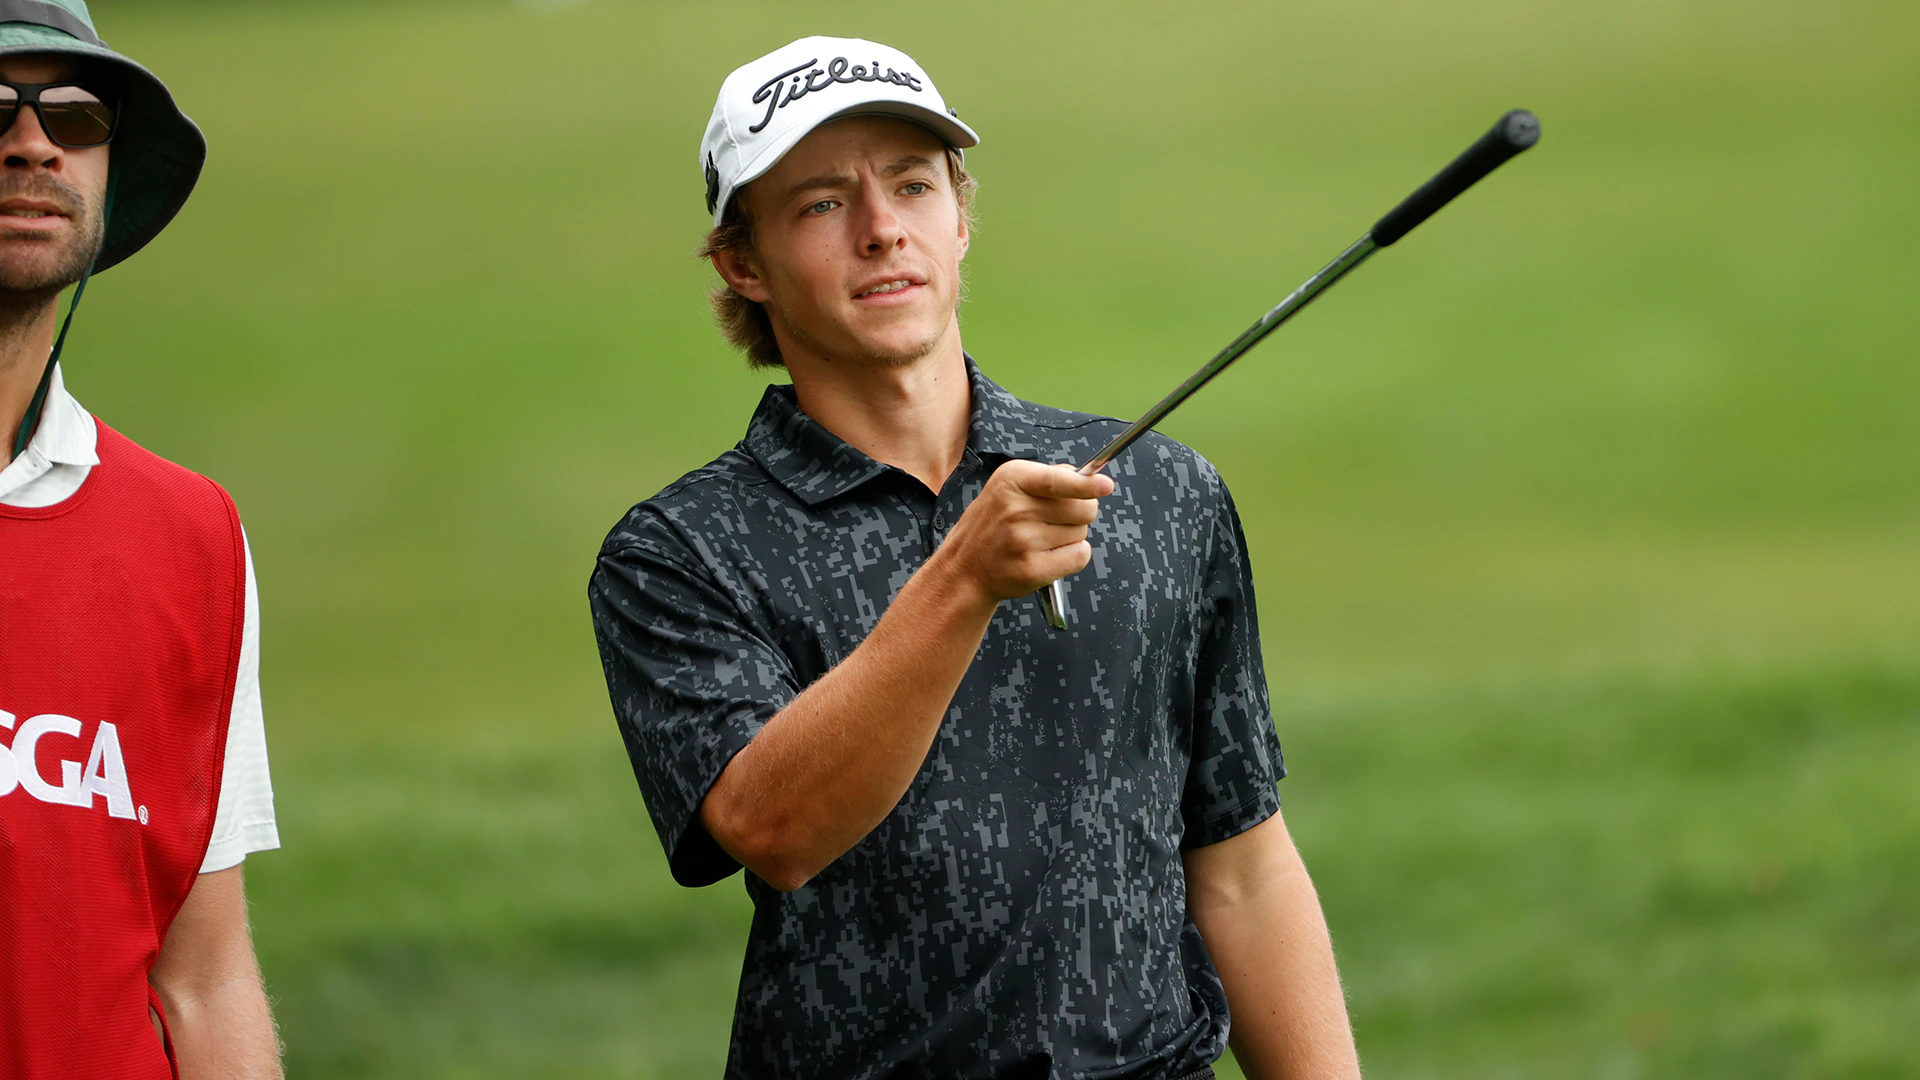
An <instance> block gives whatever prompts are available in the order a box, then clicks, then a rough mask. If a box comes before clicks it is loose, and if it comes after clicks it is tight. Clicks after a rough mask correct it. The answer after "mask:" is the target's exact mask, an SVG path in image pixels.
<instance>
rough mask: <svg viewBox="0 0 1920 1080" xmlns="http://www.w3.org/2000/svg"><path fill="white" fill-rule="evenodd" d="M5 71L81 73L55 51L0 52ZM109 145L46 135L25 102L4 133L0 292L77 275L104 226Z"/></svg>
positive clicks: (41, 287)
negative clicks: (75, 145)
mask: <svg viewBox="0 0 1920 1080" xmlns="http://www.w3.org/2000/svg"><path fill="white" fill-rule="evenodd" d="M0 79H6V80H7V81H8V82H16V83H58V82H65V81H68V80H82V81H84V80H83V79H82V73H81V71H80V70H79V68H78V67H77V65H75V64H74V63H73V62H72V61H69V60H67V59H65V58H62V57H57V56H7V57H0ZM106 191H107V147H105V146H94V147H88V148H85V149H79V150H76V149H72V148H70V147H65V146H61V145H59V144H57V143H55V142H54V141H53V140H51V139H49V138H47V133H46V132H45V131H44V130H42V129H41V127H40V116H39V114H38V113H37V112H36V111H35V110H33V109H30V108H24V107H22V108H20V109H19V110H18V111H17V112H16V113H15V114H14V117H13V123H12V124H11V125H9V126H8V128H7V130H6V131H5V132H4V133H0V292H43V291H49V290H52V291H57V290H58V289H60V288H61V287H63V286H66V285H70V284H72V283H74V282H76V281H78V280H80V276H81V274H83V273H85V272H86V269H87V267H88V266H89V265H91V264H92V263H93V258H94V256H95V255H96V254H97V253H98V252H99V250H100V239H101V236H102V234H103V232H104V230H105V228H106V221H105V214H104V212H103V208H104V206H105V204H106Z"/></svg>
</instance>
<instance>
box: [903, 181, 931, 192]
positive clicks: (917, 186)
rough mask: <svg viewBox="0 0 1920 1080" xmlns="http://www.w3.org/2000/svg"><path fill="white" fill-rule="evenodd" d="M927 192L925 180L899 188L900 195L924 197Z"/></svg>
mask: <svg viewBox="0 0 1920 1080" xmlns="http://www.w3.org/2000/svg"><path fill="white" fill-rule="evenodd" d="M927 191H928V188H927V182H926V181H925V180H915V181H914V182H913V183H911V184H908V185H907V186H906V187H903V188H901V189H900V194H902V195H925V194H926V193H927Z"/></svg>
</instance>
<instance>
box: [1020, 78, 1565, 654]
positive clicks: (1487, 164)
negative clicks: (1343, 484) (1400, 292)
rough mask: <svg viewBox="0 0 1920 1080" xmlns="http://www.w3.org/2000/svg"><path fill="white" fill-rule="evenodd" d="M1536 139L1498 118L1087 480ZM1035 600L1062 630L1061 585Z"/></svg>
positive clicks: (1163, 404) (1146, 420)
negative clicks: (1325, 294) (1285, 325)
mask: <svg viewBox="0 0 1920 1080" xmlns="http://www.w3.org/2000/svg"><path fill="white" fill-rule="evenodd" d="M1539 141H1540V121H1539V119H1538V118H1536V117H1535V116H1534V115H1533V114H1532V113H1530V112H1528V111H1527V110H1525V109H1515V110H1513V111H1512V112H1509V113H1508V114H1506V115H1505V116H1502V117H1501V118H1500V121H1499V123H1496V124H1494V125H1493V130H1491V131H1489V132H1487V133H1486V134H1485V135H1482V136H1481V137H1480V139H1479V141H1477V142H1475V143H1474V144H1473V145H1472V146H1469V147H1467V149H1466V152H1465V153H1462V154H1461V155H1460V156H1459V157H1457V158H1454V159H1453V161H1452V162H1451V163H1449V164H1448V165H1447V167H1446V168H1444V169H1441V170H1440V171H1439V172H1438V173H1436V174H1435V175H1434V177H1433V179H1431V180H1428V181H1427V182H1426V183H1424V184H1422V185H1420V188H1419V190H1417V191H1415V192H1414V193H1413V194H1411V195H1409V196H1407V197H1406V198H1405V199H1404V200H1402V201H1401V203H1400V205H1399V206H1396V207H1394V208H1393V209H1392V210H1389V211H1387V215H1386V216H1385V217H1383V218H1381V219H1380V220H1379V221H1377V222H1375V223H1374V225H1373V228H1371V229H1369V230H1367V233H1366V235H1365V236H1362V237H1361V238H1360V239H1358V240H1356V241H1354V242H1353V245H1352V246H1351V247H1349V248H1347V250H1345V251H1343V252H1341V253H1340V254H1339V256H1338V257H1337V258H1335V259H1334V260H1333V261H1332V262H1330V263H1328V264H1327V265H1325V266H1323V267H1321V268H1320V271H1319V272H1318V273H1316V274H1314V275H1313V276H1312V277H1310V278H1308V279H1307V280H1306V282H1305V283H1304V284H1302V285H1301V286H1300V287H1299V288H1297V289H1295V290H1293V292H1292V293H1291V294H1289V295H1288V296H1287V298H1286V299H1285V300H1282V301H1280V303H1279V304H1278V305H1276V306H1275V307H1274V309H1273V310H1272V311H1269V312H1267V313H1266V314H1265V315H1262V316H1260V320H1259V321H1258V322H1256V323H1254V324H1253V325H1252V326H1250V327H1248V328H1247V329H1246V332H1245V333H1243V334H1241V335H1240V336H1239V337H1237V338H1235V339H1233V342H1232V344H1230V345H1228V346H1227V347H1226V348H1224V349H1222V350H1220V352H1219V353H1218V354H1217V355H1215V356H1214V358H1213V359H1211V360H1209V361H1207V362H1206V364H1205V365H1204V366H1202V367H1201V368H1200V370H1199V371H1196V372H1194V373H1193V374H1192V375H1190V376H1188V377H1187V381H1186V382H1183V383H1181V384H1180V385H1179V386H1177V387H1175V388H1174V390H1173V393H1171V394H1168V395H1167V396H1166V397H1164V398H1162V399H1161V400H1160V404H1158V405H1155V406H1154V407H1153V408H1151V409H1149V410H1147V413H1146V415H1145V416H1142V417H1141V418H1140V419H1138V420H1135V421H1134V422H1133V423H1132V424H1129V425H1128V426H1127V429H1126V430H1125V431H1122V432H1121V433H1120V434H1118V435H1116V436H1114V438H1113V441H1112V442H1109V443H1107V445H1106V446H1104V447H1102V448H1101V450H1100V452H1099V453H1097V454H1095V455H1093V457H1092V458H1090V459H1088V461H1087V463H1086V464H1084V465H1082V466H1080V470H1079V471H1080V473H1081V474H1082V475H1085V476H1092V475H1093V474H1094V473H1096V472H1099V471H1100V470H1101V469H1103V468H1105V467H1106V464H1107V462H1109V461H1112V460H1113V459H1114V458H1115V457H1117V456H1118V455H1119V454H1120V452H1121V451H1123V450H1125V449H1126V448H1127V447H1129V446H1132V445H1133V443H1134V441H1135V440H1137V439H1139V438H1140V436H1142V435H1145V434H1146V433H1147V432H1149V431H1151V430H1153V428H1154V425H1156V424H1158V423H1159V422H1160V421H1162V420H1165V419H1166V418H1167V415H1168V414H1169V413H1171V412H1173V410H1175V409H1177V408H1179V407H1180V404H1181V403H1182V402H1184V401H1186V400H1187V399H1188V398H1190V397H1192V396H1193V395H1194V394H1195V393H1197V392H1199V390H1200V388H1201V387H1203V386H1205V385H1207V383H1209V382H1211V381H1212V380H1213V377H1214V376H1215V375H1218V374H1220V373H1221V372H1222V371H1225V370H1226V369H1227V367H1228V365H1230V364H1232V363H1233V362H1234V361H1235V360H1238V359H1240V357H1241V356H1242V355H1244V354H1245V353H1246V352H1247V350H1249V349H1251V348H1253V347H1254V346H1255V345H1258V344H1260V342H1261V340H1262V339H1264V338H1265V337H1266V336H1267V335H1268V334H1271V333H1273V332H1274V330H1276V329H1278V328H1279V326H1280V324H1281V323H1284V322H1286V321H1287V320H1288V319H1290V318H1292V317H1293V316H1294V315H1296V314H1298V313H1299V311H1300V309H1301V308H1304V307H1306V306H1307V305H1308V304H1310V303H1312V302H1313V299H1314V297H1316V296H1319V295H1320V294H1321V293H1323V292H1326V291H1327V290H1328V289H1329V288H1331V287H1332V286H1333V283H1334V282H1336V281H1339V280H1340V279H1341V278H1343V277H1345V276H1346V275H1347V274H1348V273H1349V272H1351V271H1352V270H1353V268H1354V267H1356V266H1359V265H1360V264H1361V263H1363V262H1366V261H1367V257H1368V256H1370V255H1372V254H1373V253H1374V252H1376V251H1378V250H1380V249H1381V248H1383V247H1388V246H1390V245H1391V244H1393V242H1394V241H1396V240H1398V239H1400V238H1401V237H1403V236H1405V235H1407V234H1408V233H1410V232H1412V231H1413V229H1414V227H1415V226H1417V225H1419V224H1420V223H1421V222H1423V221H1425V220H1427V218H1429V217H1432V216H1433V214H1434V212H1435V211H1437V210H1439V209H1440V208H1441V207H1443V206H1445V205H1447V204H1448V203H1449V202H1452V201H1453V198H1454V196H1456V195H1459V194H1460V193H1461V192H1463V191H1465V190H1467V189H1468V188H1470V187H1472V186H1473V185H1475V184H1477V183H1479V182H1480V180H1481V179H1482V178H1484V177H1485V176H1486V175H1487V174H1488V173H1490V172H1492V171H1493V170H1495V169H1497V168H1499V167H1500V166H1501V165H1502V164H1503V163H1505V162H1506V160H1507V159H1508V158H1511V157H1513V156H1514V155H1515V154H1518V153H1519V152H1520V151H1522V150H1525V149H1526V148H1528V147H1530V146H1532V145H1533V144H1534V143H1536V142H1539ZM1035 595H1037V596H1039V598H1040V608H1041V611H1042V612H1043V613H1045V615H1046V617H1047V625H1049V626H1051V627H1053V628H1054V629H1056V630H1064V629H1066V627H1067V609H1066V587H1065V585H1064V584H1063V583H1062V582H1060V581H1055V582H1052V583H1051V584H1049V585H1047V586H1046V587H1045V588H1043V589H1041V590H1040V591H1039V592H1038V593H1037V594H1035Z"/></svg>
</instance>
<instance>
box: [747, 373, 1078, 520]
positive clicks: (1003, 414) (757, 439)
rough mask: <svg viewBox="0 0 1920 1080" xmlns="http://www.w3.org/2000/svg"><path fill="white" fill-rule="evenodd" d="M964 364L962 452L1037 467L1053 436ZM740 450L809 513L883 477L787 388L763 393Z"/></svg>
mask: <svg viewBox="0 0 1920 1080" xmlns="http://www.w3.org/2000/svg"><path fill="white" fill-rule="evenodd" d="M966 364H967V382H968V385H969V387H970V388H971V390H972V393H973V403H972V413H971V417H970V419H969V421H968V434H967V447H968V449H970V450H972V451H973V452H974V453H975V454H977V455H980V456H981V457H987V456H994V457H1005V458H1039V459H1042V460H1044V459H1045V458H1046V457H1050V456H1052V454H1051V453H1049V450H1050V449H1051V448H1052V446H1053V444H1054V443H1056V442H1057V441H1058V436H1057V433H1053V434H1052V436H1051V437H1049V431H1048V430H1047V429H1044V428H1042V427H1041V426H1040V425H1039V424H1038V423H1037V419H1036V417H1035V415H1034V409H1033V406H1032V405H1029V404H1028V403H1026V402H1024V401H1021V400H1020V399H1019V398H1017V397H1014V396H1013V395H1012V394H1010V393H1008V392H1007V391H1006V390H1005V389H1003V388H1002V387H1001V386H1000V385H999V384H997V383H995V382H994V381H993V380H992V379H989V378H987V377H986V376H985V375H983V374H981V372H980V368H979V366H978V365H976V364H975V363H974V362H973V357H971V356H969V357H967V358H966ZM1043 439H1044V440H1045V441H1043ZM741 446H742V447H743V448H744V449H745V450H746V451H747V453H748V454H750V455H752V456H753V459H754V460H755V461H758V462H759V463H760V466H761V468H764V469H766V470H767V472H768V474H770V475H771V476H772V477H773V478H774V479H775V480H777V481H779V482H780V484H781V485H782V486H783V487H785V488H786V489H787V490H788V491H790V492H792V493H793V495H794V497H795V498H797V499H799V500H800V501H801V502H804V503H806V504H807V505H808V506H817V505H819V504H820V503H823V502H826V501H827V500H828V499H832V498H837V497H839V496H841V495H844V494H846V493H847V492H849V491H852V490H853V489H854V488H857V487H859V486H860V485H862V484H864V483H866V482H867V481H869V480H872V479H873V478H874V477H876V476H879V475H880V474H881V473H883V472H886V471H887V466H885V465H883V464H881V463H880V462H878V461H875V460H873V459H872V458H870V457H868V456H867V455H866V454H864V453H861V452H860V451H859V450H856V449H854V448H853V447H852V446H850V445H848V444H847V442H846V440H844V439H842V438H840V436H838V435H835V434H834V433H833V432H831V431H828V430H827V429H826V428H825V427H822V426H821V425H820V423H819V422H818V421H816V420H814V419H813V418H812V417H810V416H808V415H807V414H806V413H804V412H801V411H800V404H799V401H798V399H797V398H796V397H795V396H794V392H793V387H792V386H790V385H780V386H769V387H767V392H766V393H765V394H764V395H762V396H761V398H760V407H759V408H757V409H755V410H754V413H753V420H752V422H751V423H749V424H748V425H747V436H746V438H745V439H744V440H742V442H741Z"/></svg>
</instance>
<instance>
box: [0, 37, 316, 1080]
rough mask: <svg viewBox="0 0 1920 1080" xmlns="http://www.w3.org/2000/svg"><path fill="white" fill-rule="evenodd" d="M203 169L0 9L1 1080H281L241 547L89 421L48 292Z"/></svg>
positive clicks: (119, 246) (90, 65)
mask: <svg viewBox="0 0 1920 1080" xmlns="http://www.w3.org/2000/svg"><path fill="white" fill-rule="evenodd" d="M205 157H206V143H205V142H204V141H203V140H202V138H201V136H200V132H199V130H198V129H197V128H195V127H194V125H193V123H192V122H191V121H189V120H188V119H187V118H186V117H185V116H183V115H181V113H180V111H179V110H178V109H177V108H176V107H175V106H174V104H173V99H172V98H171V97H170V96H169V95H168V93H167V90H166V88H165V87H164V86H162V85H161V84H160V82H159V81H158V80H157V79H155V78H154V77H153V75H151V74H149V73H148V72H147V71H146V70H145V69H144V68H141V67H140V66H139V65H137V64H135V63H134V62H133V61H131V60H128V59H127V58H125V57H123V56H121V55H119V54H118V53H115V52H113V51H112V50H110V49H108V48H107V47H106V46H104V45H103V44H101V42H100V39H99V37H98V36H97V35H96V34H95V33H94V28H93V23H92V20H91V18H90V17H89V16H88V14H87V10H86V7H85V6H84V5H83V4H82V3H80V0H58V2H47V0H0V447H3V448H4V450H5V453H4V455H0V463H3V464H4V467H0V638H4V643H3V644H0V1076H4V1077H7V1078H8V1080H72V1078H77V1077H98V1078H106V1077H112V1078H114V1080H168V1078H169V1077H178V1078H180V1080H206V1078H211V1077H220V1078H223V1080H224V1078H236V1080H238V1078H265V1077H278V1076H279V1075H280V1064H279V1046H278V1041H277V1038H276V1036H275V1033H274V1028H273V1020H272V1017H271V1015H270V1014H269V1012H268V1007H267V999H266V995H265V994H264V993H263V992H262V989H261V984H260V972H259V968H258V967H257V965H256V964H255V962H254V955H253V945H252V942H251V940H250V938H249V935H248V929H247V904H246V896H245V893H244V890H243V887H242V885H241V879H240V872H241V863H242V860H244V859H245V858H246V856H247V854H248V853H249V852H253V851H260V850H263V849H266V848H272V847H277V846H278V845H279V839H278V836H277V834H276V831H275V826H274V817H273V791H272V787H271V784H270V782H269V780H268V775H267V758H266V740H265V735H264V733H263V731H262V727H261V715H260V691H259V680H258V670H259V629H258V614H257V606H258V605H257V604H256V602H255V599H254V595H255V590H254V584H253V571H252V564H251V561H250V560H249V558H248V555H247V550H246V541H245V537H244V536H243V534H242V533H241V530H240V519H239V517H238V516H237V515H236V514H235V512H234V508H233V503H232V502H231V501H230V500H229V499H228V498H227V495H226V493H225V492H224V491H222V490H221V489H220V488H219V487H218V486H217V485H215V484H214V483H213V482H212V481H209V480H206V479H204V478H202V477H199V476H196V475H194V474H193V473H191V472H188V471H187V470H185V469H183V468H180V467H179V466H177V465H173V464H170V463H168V462H166V461H163V460H161V459H160V458H157V457H155V456H154V455H152V454H150V453H148V452H147V451H145V450H142V449H141V448H140V447H138V446H136V445H134V443H133V442H132V441H130V440H129V439H128V438H127V437H126V436H124V435H121V434H119V433H118V432H116V431H114V430H113V429H112V428H110V427H108V426H107V425H106V424H105V423H104V422H102V421H99V420H96V419H95V418H94V417H92V416H91V415H89V414H88V413H87V411H86V410H85V409H83V408H81V407H80V405H79V404H78V403H77V402H76V401H75V400H74V399H73V397H72V396H71V395H70V394H69V393H68V392H67V389H66V383H65V380H64V378H63V377H62V373H61V368H60V363H59V353H60V343H63V342H64V341H65V338H66V327H65V326H62V325H60V324H59V321H58V309H57V298H58V296H59V294H60V292H61V291H62V290H63V289H64V288H66V287H67V286H70V285H76V284H77V285H78V286H79V288H78V289H76V291H75V294H74V301H73V302H74V304H75V305H77V304H78V303H79V299H80V292H82V291H84V289H85V286H86V280H87V278H88V276H89V275H90V274H92V273H96V272H98V271H100V270H104V269H106V268H107V267H110V266H113V265H115V264H116V263H119V262H120V261H121V260H123V259H125V258H127V257H128V256H130V255H132V254H133V253H134V252H136V251H138V250H139V249H140V248H141V247H142V246H143V245H145V244H146V243H147V242H148V241H149V240H152V239H153V237H154V235H155V234H157V233H158V232H159V231H160V230H161V229H162V228H163V227H164V226H165V225H166V224H167V222H168V221H169V220H171V219H172V218H173V216H174V214H175V213H177V212H178V211H179V209H180V207H181V204H183V203H184V202H186V199H187V195H188V193H189V192H191V191H192V190H193V185H194V181H195V180H196V179H197V178H198V176H199V174H200V166H201V162H202V161H203V160H205ZM71 321H72V309H71V308H70V309H69V312H68V323H67V325H71ZM56 328H58V330H59V338H58V341H56V337H55V330H56Z"/></svg>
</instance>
